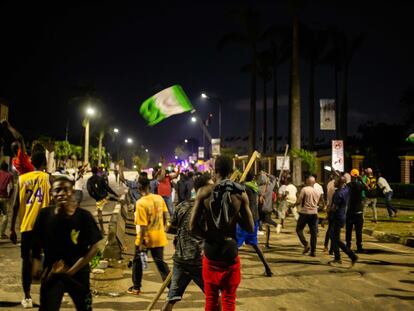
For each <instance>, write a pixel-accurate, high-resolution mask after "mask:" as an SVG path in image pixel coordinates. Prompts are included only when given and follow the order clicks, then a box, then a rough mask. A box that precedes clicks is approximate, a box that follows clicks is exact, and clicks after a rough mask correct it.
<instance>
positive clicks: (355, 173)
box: [351, 168, 359, 177]
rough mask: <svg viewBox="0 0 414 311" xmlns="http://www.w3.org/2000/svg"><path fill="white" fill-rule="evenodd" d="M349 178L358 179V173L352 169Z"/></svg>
mask: <svg viewBox="0 0 414 311" xmlns="http://www.w3.org/2000/svg"><path fill="white" fill-rule="evenodd" d="M351 176H352V177H358V176H359V171H358V170H357V169H356V168H353V169H352V170H351Z"/></svg>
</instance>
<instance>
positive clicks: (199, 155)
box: [198, 147, 204, 159]
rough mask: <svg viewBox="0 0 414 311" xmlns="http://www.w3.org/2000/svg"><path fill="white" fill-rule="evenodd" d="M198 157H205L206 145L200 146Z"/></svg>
mask: <svg viewBox="0 0 414 311" xmlns="http://www.w3.org/2000/svg"><path fill="white" fill-rule="evenodd" d="M198 158H199V159H204V147H198Z"/></svg>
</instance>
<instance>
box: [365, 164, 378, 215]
mask: <svg viewBox="0 0 414 311" xmlns="http://www.w3.org/2000/svg"><path fill="white" fill-rule="evenodd" d="M363 181H364V183H365V184H366V186H367V190H366V191H364V193H365V198H364V200H363V203H362V204H363V211H364V217H365V214H366V209H367V207H369V206H371V207H372V212H373V217H372V221H373V222H374V223H376V222H377V218H378V217H377V196H378V190H377V178H376V177H375V176H374V173H373V171H372V169H371V168H367V169H366V175H365V176H364V179H363Z"/></svg>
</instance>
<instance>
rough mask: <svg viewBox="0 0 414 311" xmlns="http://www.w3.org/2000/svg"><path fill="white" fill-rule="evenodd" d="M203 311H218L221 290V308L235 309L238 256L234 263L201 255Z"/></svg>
mask: <svg viewBox="0 0 414 311" xmlns="http://www.w3.org/2000/svg"><path fill="white" fill-rule="evenodd" d="M203 280H204V294H205V297H206V305H205V309H204V310H205V311H218V310H219V305H218V298H219V292H221V310H222V311H234V310H235V309H236V290H237V287H239V284H240V258H239V256H237V257H236V259H235V263H227V262H225V261H215V260H209V259H208V258H207V257H205V256H204V257H203Z"/></svg>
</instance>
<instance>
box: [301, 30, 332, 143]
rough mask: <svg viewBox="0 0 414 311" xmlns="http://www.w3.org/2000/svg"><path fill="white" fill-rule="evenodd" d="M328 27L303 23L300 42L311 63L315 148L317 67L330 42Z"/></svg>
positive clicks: (311, 137) (311, 135) (311, 129)
mask: <svg viewBox="0 0 414 311" xmlns="http://www.w3.org/2000/svg"><path fill="white" fill-rule="evenodd" d="M328 38H329V36H328V31H327V30H326V29H317V30H313V29H311V28H309V27H307V26H305V25H301V33H300V42H301V49H300V51H301V54H302V55H303V57H304V58H305V59H306V60H307V61H308V63H309V93H308V95H309V99H308V104H309V128H308V132H309V149H310V150H313V149H314V143H315V69H316V66H317V65H319V64H320V63H321V61H322V60H323V59H324V56H325V54H326V49H327V44H328Z"/></svg>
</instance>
